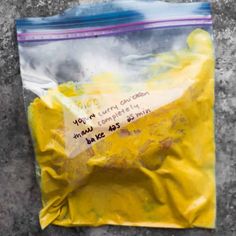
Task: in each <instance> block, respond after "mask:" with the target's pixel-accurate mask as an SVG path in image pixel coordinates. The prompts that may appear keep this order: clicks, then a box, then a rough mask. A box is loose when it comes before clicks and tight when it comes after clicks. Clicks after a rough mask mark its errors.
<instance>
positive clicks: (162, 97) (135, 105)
mask: <svg viewBox="0 0 236 236" xmlns="http://www.w3.org/2000/svg"><path fill="white" fill-rule="evenodd" d="M189 85H190V83H189V81H188V83H185V85H183V84H182V86H181V87H177V88H176V87H175V88H169V89H165V90H163V91H162V90H159V91H156V90H151V89H149V90H143V91H140V90H139V91H136V92H133V91H132V92H119V93H114V94H99V95H82V96H78V97H73V98H72V99H71V98H70V100H68V101H69V102H68V101H67V104H68V103H70V104H69V105H67V106H65V108H64V122H65V147H66V152H67V155H68V157H70V158H73V157H75V156H76V155H78V154H79V153H81V152H83V151H85V150H86V149H87V148H89V147H91V146H92V145H94V144H96V143H97V142H99V141H101V140H104V139H105V138H106V137H108V136H109V135H111V134H112V133H114V132H116V131H118V130H119V129H121V128H123V127H125V126H126V125H127V124H129V123H131V122H134V121H136V120H137V119H140V118H142V117H144V116H146V115H148V114H150V113H151V112H152V111H154V110H156V109H158V108H160V107H162V106H164V105H167V104H169V103H171V102H173V101H174V100H176V99H177V98H179V97H181V96H182V94H183V93H184V91H185V90H186V89H187V88H188V87H189ZM144 128H145V127H144ZM121 138H122V137H121Z"/></svg>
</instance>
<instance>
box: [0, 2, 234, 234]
mask: <svg viewBox="0 0 236 236" xmlns="http://www.w3.org/2000/svg"><path fill="white" fill-rule="evenodd" d="M179 2H181V1H179ZM78 3H79V1H76V0H0V236H15V235H17V236H75V235H79V236H85V235H86V236H108V235H109V236H110V235H111V236H139V235H145V236H148V235H153V236H236V1H235V0H225V1H224V0H212V5H213V13H214V34H215V35H214V36H215V45H216V77H215V78H216V106H215V115H216V117H215V124H216V129H215V130H216V131H215V132H216V144H217V163H216V176H217V207H218V210H217V228H216V229H215V230H204V229H191V230H164V229H151V228H136V227H114V226H105V227H99V228H89V227H78V228H60V227H55V226H50V227H48V228H47V229H46V230H44V231H41V230H40V227H39V223H38V211H39V209H40V192H39V188H38V186H37V184H36V181H35V177H34V155H33V151H32V144H31V140H30V136H29V132H28V128H27V124H26V117H25V113H24V107H23V97H22V90H21V86H22V85H21V79H20V72H19V61H18V53H17V47H16V37H15V28H14V19H15V18H18V17H26V16H46V15H52V14H55V13H58V12H60V11H62V10H63V9H65V8H67V7H69V6H72V5H74V4H78Z"/></svg>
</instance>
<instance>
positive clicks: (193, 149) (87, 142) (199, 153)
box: [16, 0, 216, 228]
mask: <svg viewBox="0 0 236 236" xmlns="http://www.w3.org/2000/svg"><path fill="white" fill-rule="evenodd" d="M16 28H17V40H18V47H19V55H20V69H21V77H22V84H23V90H24V101H25V107H26V110H27V116H28V124H29V128H30V132H31V135H32V140H33V145H34V150H35V157H36V163H37V165H36V174H37V177H38V180H39V185H40V189H41V198H42V209H41V211H40V215H39V218H40V224H41V227H42V228H45V227H47V226H48V225H49V224H55V225H60V226H67V227H68V226H81V225H89V226H99V225H105V224H109V225H129V226H149V227H170V228H190V227H204V228H214V227H215V212H216V204H215V174H214V168H215V145H214V118H213V115H214V112H213V107H214V50H213V42H212V18H211V10H210V4H209V3H165V2H159V1H152V0H151V1H141V0H128V1H112V2H106V3H99V4H84V5H83V4H81V5H79V6H77V7H74V8H71V9H68V10H67V11H65V12H63V13H62V14H60V15H55V16H50V17H41V18H25V19H18V20H17V21H16ZM39 197H40V196H39Z"/></svg>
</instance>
